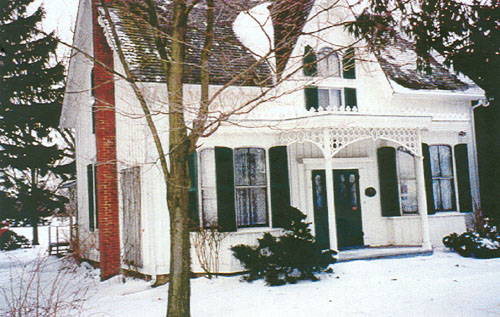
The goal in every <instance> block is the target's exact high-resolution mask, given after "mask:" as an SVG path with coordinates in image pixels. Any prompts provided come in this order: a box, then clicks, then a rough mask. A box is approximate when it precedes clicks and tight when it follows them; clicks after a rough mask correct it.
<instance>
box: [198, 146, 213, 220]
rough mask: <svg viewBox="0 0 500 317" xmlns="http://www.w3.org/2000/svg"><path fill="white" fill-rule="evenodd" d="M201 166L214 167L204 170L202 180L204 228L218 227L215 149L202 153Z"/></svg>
mask: <svg viewBox="0 0 500 317" xmlns="http://www.w3.org/2000/svg"><path fill="white" fill-rule="evenodd" d="M200 165H201V166H202V167H212V168H204V169H202V173H201V179H200V185H201V188H200V194H201V204H200V205H201V214H202V220H203V226H204V227H205V228H206V227H211V226H215V225H217V188H216V183H215V169H214V168H213V167H214V166H215V154H214V149H213V148H211V149H205V150H202V151H201V152H200Z"/></svg>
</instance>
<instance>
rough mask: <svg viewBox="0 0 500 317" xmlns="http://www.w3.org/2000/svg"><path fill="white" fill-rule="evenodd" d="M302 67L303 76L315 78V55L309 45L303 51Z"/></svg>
mask: <svg viewBox="0 0 500 317" xmlns="http://www.w3.org/2000/svg"><path fill="white" fill-rule="evenodd" d="M303 67H304V68H303V69H304V75H305V76H316V74H317V66H316V53H314V50H313V49H312V47H310V46H309V45H307V46H306V47H305V49H304V58H303Z"/></svg>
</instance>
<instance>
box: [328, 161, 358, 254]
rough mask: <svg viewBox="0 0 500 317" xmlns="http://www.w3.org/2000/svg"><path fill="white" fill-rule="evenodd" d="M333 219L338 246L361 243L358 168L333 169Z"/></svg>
mask: <svg viewBox="0 0 500 317" xmlns="http://www.w3.org/2000/svg"><path fill="white" fill-rule="evenodd" d="M333 186H334V197H335V219H336V222H337V241H338V248H339V249H345V248H349V247H357V246H362V245H363V228H362V224H361V199H360V195H359V172H358V170H334V171H333Z"/></svg>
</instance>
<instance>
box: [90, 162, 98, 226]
mask: <svg viewBox="0 0 500 317" xmlns="http://www.w3.org/2000/svg"><path fill="white" fill-rule="evenodd" d="M96 184H97V180H96V166H95V165H94V164H89V165H87V189H88V193H87V195H88V204H89V230H90V231H94V230H95V229H97V228H99V222H98V218H97V185H96Z"/></svg>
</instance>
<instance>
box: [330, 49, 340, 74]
mask: <svg viewBox="0 0 500 317" xmlns="http://www.w3.org/2000/svg"><path fill="white" fill-rule="evenodd" d="M328 76H332V77H339V76H340V60H339V56H338V55H337V53H331V54H330V56H328Z"/></svg>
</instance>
